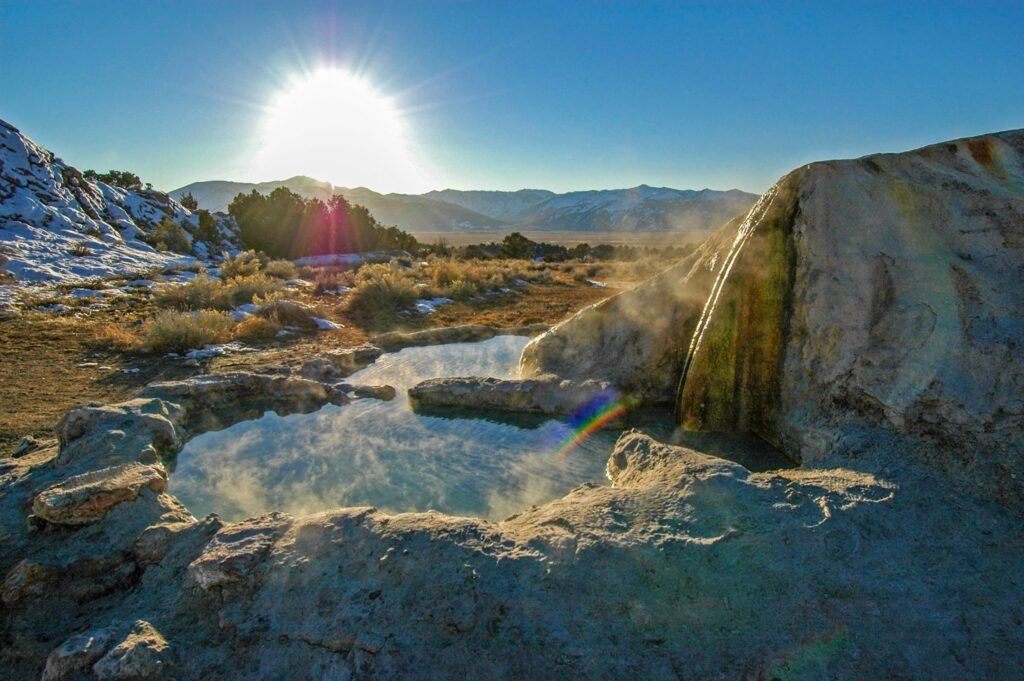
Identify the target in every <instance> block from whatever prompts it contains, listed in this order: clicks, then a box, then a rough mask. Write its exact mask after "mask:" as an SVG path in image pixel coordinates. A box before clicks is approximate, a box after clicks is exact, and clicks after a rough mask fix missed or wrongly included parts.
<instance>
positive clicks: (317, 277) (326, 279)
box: [307, 269, 356, 296]
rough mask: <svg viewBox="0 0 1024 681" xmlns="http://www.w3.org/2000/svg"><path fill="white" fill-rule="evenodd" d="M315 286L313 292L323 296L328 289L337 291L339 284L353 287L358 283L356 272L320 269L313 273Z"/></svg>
mask: <svg viewBox="0 0 1024 681" xmlns="http://www.w3.org/2000/svg"><path fill="white" fill-rule="evenodd" d="M307 276H312V279H313V282H314V283H315V286H314V287H313V294H314V295H318V296H322V295H324V294H325V293H326V292H327V291H335V290H337V288H338V287H339V286H344V287H345V288H352V287H354V286H355V285H356V274H355V272H353V271H352V270H342V271H339V270H327V269H324V270H320V271H319V272H316V273H314V274H312V275H309V274H307Z"/></svg>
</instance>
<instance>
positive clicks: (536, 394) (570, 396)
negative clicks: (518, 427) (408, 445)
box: [409, 376, 622, 427]
mask: <svg viewBox="0 0 1024 681" xmlns="http://www.w3.org/2000/svg"><path fill="white" fill-rule="evenodd" d="M409 399H410V400H411V402H412V404H413V406H414V407H415V408H418V409H420V408H438V407H444V408H451V407H456V408H461V409H476V410H484V411H511V412H518V413H527V414H546V415H550V416H572V415H574V414H577V413H579V412H580V410H581V409H584V408H585V407H586V406H587V405H590V404H593V403H595V401H601V402H602V403H603V404H614V403H615V402H617V399H618V396H617V394H616V393H615V392H614V391H613V389H612V387H611V385H610V384H608V383H607V382H605V381H593V380H590V381H579V382H576V381H569V380H565V379H561V378H558V377H557V376H542V377H540V378H533V379H526V380H517V379H501V378H479V377H466V378H432V379H430V380H427V381H423V382H422V383H419V384H417V385H415V386H413V387H412V388H409ZM608 425H610V426H611V425H618V426H619V427H621V426H622V420H621V419H618V420H615V421H609V423H608Z"/></svg>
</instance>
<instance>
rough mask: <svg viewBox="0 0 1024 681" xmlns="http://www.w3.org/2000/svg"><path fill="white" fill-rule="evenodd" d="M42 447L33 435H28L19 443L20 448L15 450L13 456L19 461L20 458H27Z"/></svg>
mask: <svg viewBox="0 0 1024 681" xmlns="http://www.w3.org/2000/svg"><path fill="white" fill-rule="evenodd" d="M42 446H43V443H42V442H40V441H39V440H37V439H35V438H34V437H32V436H31V435H26V436H25V437H23V438H21V441H20V442H19V443H18V447H17V448H16V449H15V450H14V454H12V456H13V457H14V458H15V459H17V458H18V457H21V456H25V455H26V454H28V453H30V452H34V451H35V450H37V449H39V448H40V447H42Z"/></svg>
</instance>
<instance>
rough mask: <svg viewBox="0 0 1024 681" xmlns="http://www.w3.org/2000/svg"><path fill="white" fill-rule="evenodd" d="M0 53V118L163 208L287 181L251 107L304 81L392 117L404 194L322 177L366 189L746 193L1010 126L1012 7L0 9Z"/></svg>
mask: <svg viewBox="0 0 1024 681" xmlns="http://www.w3.org/2000/svg"><path fill="white" fill-rule="evenodd" d="M0 50H2V57H0V118H3V119H4V120H7V121H8V122H10V123H12V124H13V125H15V126H17V127H18V128H20V129H21V130H22V131H23V132H25V133H26V134H27V135H29V136H30V137H31V138H33V139H34V140H35V141H36V142H38V143H40V144H42V145H44V146H46V147H48V148H50V149H52V150H54V151H55V152H56V153H57V154H58V155H60V156H61V157H63V158H64V159H65V160H66V161H68V162H69V163H72V164H74V165H76V166H78V167H80V168H90V167H92V168H97V169H101V170H104V169H109V168H117V169H128V170H133V171H135V172H137V173H138V174H139V175H141V176H142V178H143V180H148V181H150V182H152V183H153V184H154V185H155V186H156V187H158V188H161V189H165V190H170V189H173V188H176V187H178V186H181V185H184V184H187V183H189V182H193V181H197V180H208V179H232V180H247V181H258V180H269V179H281V178H283V177H286V176H288V175H292V174H296V173H295V172H291V169H292V168H294V167H295V164H294V163H293V162H294V161H296V159H286V160H287V161H289V163H288V164H285V163H283V162H282V164H281V167H280V168H278V166H274V165H270V166H268V165H267V164H268V163H270V161H268V159H270V158H275V159H276V158H278V157H277V156H274V155H273V154H269V152H268V151H267V149H265V148H264V147H266V146H267V145H268V144H269V145H271V146H272V145H273V143H274V140H273V139H268V137H267V135H268V134H270V135H271V136H273V135H274V134H276V133H274V132H273V130H275V128H269V130H270V131H271V132H270V133H268V127H267V125H268V124H267V119H268V115H269V113H268V111H269V109H268V107H271V105H272V104H273V103H274V102H278V103H280V101H281V94H280V93H281V92H282V90H287V89H288V88H289V87H290V85H289V83H292V85H294V83H293V81H294V79H295V78H296V76H297V74H309V73H311V72H315V71H316V70H317V69H322V68H333V69H340V70H342V71H348V72H352V73H354V74H356V75H357V76H358V78H360V79H361V80H362V81H364V83H365V84H368V85H369V86H370V87H372V89H373V90H374V91H375V92H377V93H379V95H380V96H382V97H384V98H386V99H387V100H388V101H390V102H391V104H392V105H393V106H394V108H395V109H396V111H397V115H398V116H399V117H400V123H401V126H402V129H403V131H404V133H403V134H404V135H405V141H404V143H403V144H405V147H403V149H404V150H405V152H407V153H408V154H409V155H410V156H411V157H412V158H413V159H414V162H415V163H416V164H417V167H418V168H419V169H420V170H421V171H422V174H421V175H420V176H419V177H418V179H417V180H416V181H415V182H414V181H411V180H409V178H407V177H405V176H402V174H401V173H397V172H396V173H394V175H393V177H392V175H391V174H389V173H388V172H384V174H383V175H382V174H381V173H380V172H378V173H376V174H374V173H372V172H366V173H364V174H360V168H364V169H368V170H369V169H371V168H372V167H375V166H379V167H377V168H376V169H377V170H381V169H382V168H383V170H384V171H387V170H388V168H390V167H392V166H388V165H387V163H383V165H382V162H381V161H380V160H379V159H377V160H374V159H365V158H362V157H360V158H359V159H357V161H358V162H356V161H353V160H352V159H347V160H345V161H339V163H341V165H342V166H344V167H340V168H339V171H338V173H336V176H337V177H335V178H332V177H325V178H323V179H328V180H331V181H335V182H338V179H337V178H338V177H340V178H341V179H342V180H345V181H346V183H348V184H353V185H354V184H366V185H368V186H370V187H371V188H373V189H377V190H382V191H411V190H422V189H425V188H429V187H433V188H443V187H446V186H447V187H455V188H460V189H519V188H523V187H543V188H547V189H552V190H555V191H567V190H573V189H593V188H611V187H628V186H634V185H637V184H641V183H646V184H651V185H658V186H661V185H664V186H673V187H679V188H703V187H712V188H716V189H726V188H732V187H737V188H740V189H745V190H748V191H754V192H760V191H763V190H765V189H766V188H767V187H769V186H770V185H771V184H772V182H774V181H775V180H776V179H777V178H778V177H779V176H780V175H782V174H783V173H785V172H786V171H788V170H790V169H792V168H794V167H796V166H798V165H800V164H802V163H806V162H808V161H812V160H816V159H824V158H838V157H848V156H858V155H862V154H866V153H871V152H875V151H898V150H903V149H910V148H913V147H917V146H921V145H924V144H928V143H931V142H937V141H941V140H943V139H949V138H954V137H960V136H965V135H971V134H979V133H983V132H991V131H996V130H1004V129H1008V128H1016V127H1024V2H1019V1H1018V2H1001V3H1000V2H982V1H978V0H975V1H973V2H963V3H949V2H927V3H915V2H891V3H882V2H873V3H840V2H831V1H827V2H826V1H823V2H806V3H790V2H781V1H777V2H747V3H733V2H710V3H689V2H671V3H664V4H660V3H654V2H646V3H642V2H625V3H613V2H578V3H574V2H555V1H551V2H541V1H540V0H538V1H537V2H523V3H517V2H497V1H486V2H476V3H469V2H440V1H438V2H385V1H381V0H377V1H375V2H368V3H355V2H353V3H349V2H344V3H341V2H333V3H326V2H279V3H270V2H240V1H239V2H229V1H227V0H221V1H218V2H208V1H204V2H187V1H179V2H159V1H155V0H147V1H146V2H124V3H117V2H72V1H70V0H67V1H62V2H51V1H48V0H29V1H25V2H22V1H16V0H0ZM318 90H320V91H322V90H323V88H318ZM299 104H300V108H302V109H304V110H310V109H312V108H315V107H314V104H315V102H310V101H308V100H306V99H301V100H300V101H299ZM316 108H319V107H316ZM323 108H327V109H331V108H332V107H329V106H328V107H323ZM371 117H372V114H371ZM324 120H327V119H324ZM330 120H333V119H330ZM341 120H343V121H347V120H348V119H346V118H344V117H343V118H342V119H341ZM328 122H329V121H328ZM320 123H323V120H321V121H320ZM351 125H354V124H351ZM295 127H297V128H298V132H297V133H296V134H299V135H300V136H301V135H306V136H307V137H309V138H313V137H314V136H315V135H323V134H324V133H323V131H322V130H320V129H319V128H317V127H316V126H315V125H305V124H303V125H298V126H295ZM277 129H279V128H277ZM352 137H353V136H352V135H350V136H349V138H346V137H344V136H341V137H339V139H340V140H341V141H340V142H337V144H339V145H340V144H348V143H349V142H347V141H345V140H348V139H350V138H352ZM354 137H355V142H358V141H359V139H363V141H366V140H371V141H372V140H373V139H374V137H373V135H369V136H367V135H362V134H361V133H360V134H356V135H355V136H354ZM315 141H316V140H315V139H313V140H312V141H310V140H309V139H307V140H305V142H303V141H302V140H300V141H299V142H297V143H296V145H297V148H298V147H302V144H303V143H306V144H314V143H315ZM353 143H354V142H353ZM282 144H284V143H283V142H281V143H280V144H278V147H279V149H278V150H277V151H278V152H280V151H281V148H285V149H287V148H291V147H282ZM289 144H291V142H289ZM366 146H368V145H367V144H364V145H362V147H364V148H365V147H366ZM328 150H329V151H330V153H331V155H332V157H333V156H335V155H337V156H345V154H343V153H342V154H338V153H337V152H336V150H334V149H332V148H330V147H328ZM314 152H315V150H308V151H306V152H303V151H301V150H300V151H297V152H296V153H298V154H299V155H301V154H302V153H309V154H314ZM359 153H365V152H364V151H361V150H360V151H358V152H355V151H354V152H353V156H356V155H358V154H359ZM392 153H400V152H395V150H394V149H392V148H391V147H390V146H389V147H388V150H387V151H385V152H382V155H388V154H392ZM401 153H404V152H401ZM261 154H262V156H261ZM268 154H269V155H268ZM261 159H262V160H261ZM303 160H304V159H303V158H299V159H297V161H298V162H299V165H300V166H301V162H302V161H303ZM274 162H275V163H276V162H277V161H274ZM324 162H325V161H324V159H323V158H320V159H319V161H318V163H319V164H320V165H317V168H321V169H322V168H323V163H324ZM310 164H311V165H313V158H312V156H311V157H310ZM396 167H397V166H396ZM279 170H280V172H278V171H279ZM306 174H310V175H314V174H317V173H315V172H313V171H312V169H311V171H310V172H308V173H306ZM319 174H321V175H323V174H324V173H323V172H320V173H319ZM424 183H425V185H424ZM413 185H416V186H413ZM421 185H424V186H421Z"/></svg>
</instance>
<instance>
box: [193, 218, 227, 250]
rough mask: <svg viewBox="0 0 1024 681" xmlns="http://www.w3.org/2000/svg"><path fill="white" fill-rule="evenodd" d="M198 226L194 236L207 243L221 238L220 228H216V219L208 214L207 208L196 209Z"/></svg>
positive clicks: (215, 241) (212, 242)
mask: <svg viewBox="0 0 1024 681" xmlns="http://www.w3.org/2000/svg"><path fill="white" fill-rule="evenodd" d="M196 214H197V215H198V216H199V226H198V227H197V228H196V237H198V238H199V239H200V240H201V241H205V242H206V243H208V244H215V243H217V242H219V241H220V240H221V238H220V230H219V229H218V228H217V220H216V219H215V218H214V217H213V216H212V215H210V211H208V210H200V211H197V212H196Z"/></svg>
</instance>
